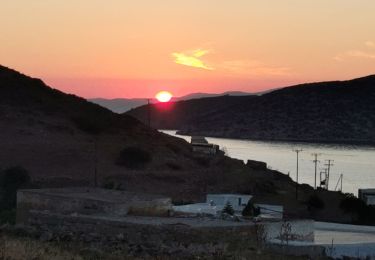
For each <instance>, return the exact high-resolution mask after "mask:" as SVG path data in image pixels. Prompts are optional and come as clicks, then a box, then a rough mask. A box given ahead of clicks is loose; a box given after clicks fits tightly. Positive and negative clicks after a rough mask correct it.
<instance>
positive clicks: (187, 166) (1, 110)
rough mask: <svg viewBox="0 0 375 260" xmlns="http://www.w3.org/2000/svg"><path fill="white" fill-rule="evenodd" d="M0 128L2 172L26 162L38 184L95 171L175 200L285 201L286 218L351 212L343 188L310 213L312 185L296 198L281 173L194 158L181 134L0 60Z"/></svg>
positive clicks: (120, 184)
mask: <svg viewBox="0 0 375 260" xmlns="http://www.w3.org/2000/svg"><path fill="white" fill-rule="evenodd" d="M212 100H215V99H212ZM0 129H1V131H0V147H1V149H0V171H1V170H4V169H8V168H9V167H14V166H19V167H23V168H24V169H26V170H27V171H28V172H29V174H30V175H31V178H32V181H33V183H34V184H35V185H38V186H40V187H51V186H55V187H56V186H60V187H61V186H72V185H80V186H84V185H94V180H95V178H94V176H95V172H96V173H97V176H98V177H97V180H98V185H100V186H105V187H108V188H116V189H125V190H129V191H138V192H149V193H158V194H164V195H168V196H171V197H172V198H173V199H174V200H175V201H177V200H178V201H181V200H183V201H185V202H186V201H197V200H199V199H203V198H204V195H205V194H206V193H207V192H211V193H212V192H215V193H221V192H229V193H245V194H252V195H255V199H256V201H258V202H266V203H276V204H282V205H284V207H285V211H286V212H287V214H288V216H305V217H306V216H310V215H311V214H313V215H314V216H315V217H316V218H318V219H325V220H332V221H348V220H350V217H351V215H350V214H345V212H344V211H342V210H341V209H340V207H339V205H340V201H341V200H342V199H343V195H342V194H340V193H337V192H327V191H319V192H318V193H317V196H319V197H321V198H324V205H325V206H324V207H320V208H319V209H317V210H318V211H315V210H314V203H313V204H312V205H310V204H311V203H309V201H310V200H309V198H311V196H312V194H313V189H312V188H311V187H310V186H307V185H300V188H299V200H298V201H297V200H296V199H295V183H294V182H293V181H292V180H291V179H290V178H289V177H288V176H286V175H284V174H282V173H279V172H277V171H272V170H269V169H267V168H266V167H265V166H262V165H259V164H257V163H251V162H250V163H248V164H247V165H245V164H244V163H243V162H242V161H239V160H234V159H231V158H228V157H226V156H224V155H223V154H222V153H219V154H218V155H216V156H213V157H209V158H207V157H201V156H198V155H197V154H194V153H193V152H192V150H191V147H190V145H189V144H188V143H187V142H186V141H184V140H182V139H178V138H174V137H170V136H168V135H165V134H161V133H159V132H158V131H156V130H152V129H150V128H148V127H147V126H145V125H143V124H142V123H140V122H139V121H137V120H136V119H134V118H132V117H129V116H126V115H118V114H115V113H112V112H111V111H109V110H107V109H105V108H102V107H100V106H98V105H95V104H92V103H90V102H88V101H86V100H84V99H82V98H79V97H77V96H73V95H67V94H64V93H62V92H60V91H58V90H55V89H52V88H50V87H48V86H46V85H45V84H44V83H43V82H42V81H41V80H39V79H34V78H30V77H28V76H25V75H23V74H20V73H18V72H16V71H14V70H11V69H8V68H6V67H2V66H0ZM8 172H9V171H8ZM1 192H2V191H0V194H1ZM312 206H313V208H312Z"/></svg>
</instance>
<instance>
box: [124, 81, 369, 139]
mask: <svg viewBox="0 0 375 260" xmlns="http://www.w3.org/2000/svg"><path fill="white" fill-rule="evenodd" d="M170 106H171V107H172V108H171V109H164V108H163V107H162V105H161V104H159V105H154V106H153V107H152V108H151V119H152V125H153V126H154V127H155V128H165V129H179V130H180V133H182V134H194V135H204V136H215V137H230V138H246V139H259V140H285V141H308V142H338V143H364V144H374V143H375V75H372V76H368V77H363V78H358V79H354V80H349V81H333V82H321V83H311V84H302V85H297V86H292V87H287V88H283V89H279V90H276V91H273V92H271V93H266V94H264V95H261V96H241V97H232V96H223V97H215V98H203V99H198V100H189V101H182V102H176V103H174V104H170ZM147 109H148V108H147V106H143V107H139V108H137V109H134V110H131V111H129V112H128V113H127V114H128V115H132V116H134V117H136V118H138V119H140V120H141V121H144V122H147V120H146V119H147Z"/></svg>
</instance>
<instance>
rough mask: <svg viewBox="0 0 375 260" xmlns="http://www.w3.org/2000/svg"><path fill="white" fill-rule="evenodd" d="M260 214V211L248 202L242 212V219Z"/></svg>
mask: <svg viewBox="0 0 375 260" xmlns="http://www.w3.org/2000/svg"><path fill="white" fill-rule="evenodd" d="M259 214H260V209H259V208H258V207H256V206H255V205H254V203H253V202H252V201H251V200H249V202H248V203H247V205H246V207H245V208H244V209H243V211H242V216H244V217H256V216H258V215H259Z"/></svg>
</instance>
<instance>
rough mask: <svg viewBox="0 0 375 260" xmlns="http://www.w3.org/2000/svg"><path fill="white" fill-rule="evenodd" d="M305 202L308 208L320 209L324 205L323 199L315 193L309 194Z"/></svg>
mask: <svg viewBox="0 0 375 260" xmlns="http://www.w3.org/2000/svg"><path fill="white" fill-rule="evenodd" d="M306 204H307V208H308V209H309V210H315V209H318V210H320V209H324V207H325V204H324V201H323V200H322V199H321V198H319V197H318V195H316V194H313V195H311V196H310V197H309V199H308V200H307V202H306Z"/></svg>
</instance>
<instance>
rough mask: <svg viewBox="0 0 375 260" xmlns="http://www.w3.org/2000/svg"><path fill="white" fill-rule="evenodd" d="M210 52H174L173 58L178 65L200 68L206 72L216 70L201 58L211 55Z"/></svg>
mask: <svg viewBox="0 0 375 260" xmlns="http://www.w3.org/2000/svg"><path fill="white" fill-rule="evenodd" d="M209 52H210V51H209V50H202V49H197V50H193V51H188V52H174V53H172V56H173V57H174V59H175V60H174V61H175V63H177V64H180V65H185V66H189V67H194V68H200V69H205V70H214V68H213V67H211V66H209V65H207V64H206V63H205V62H204V61H203V60H202V59H201V57H203V56H204V55H206V54H207V53H209Z"/></svg>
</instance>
